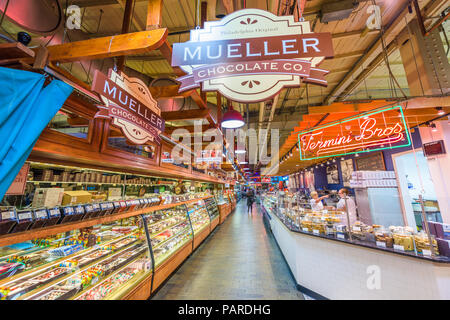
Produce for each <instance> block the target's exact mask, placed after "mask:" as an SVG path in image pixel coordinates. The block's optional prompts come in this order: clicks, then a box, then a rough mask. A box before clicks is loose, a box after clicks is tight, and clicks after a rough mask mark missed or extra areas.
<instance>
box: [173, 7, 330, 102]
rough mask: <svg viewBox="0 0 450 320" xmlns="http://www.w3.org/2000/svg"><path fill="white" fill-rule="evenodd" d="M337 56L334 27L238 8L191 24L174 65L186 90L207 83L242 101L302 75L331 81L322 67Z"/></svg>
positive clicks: (264, 96)
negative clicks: (317, 29) (317, 27)
mask: <svg viewBox="0 0 450 320" xmlns="http://www.w3.org/2000/svg"><path fill="white" fill-rule="evenodd" d="M333 56H334V51H333V43H332V38H331V34H330V33H312V32H311V28H310V24H309V22H296V21H295V20H294V16H282V17H278V16H276V15H274V14H272V13H270V12H267V11H263V10H259V9H244V10H239V11H236V12H233V13H232V14H230V15H228V16H226V17H225V18H223V19H222V20H220V21H210V22H205V28H204V29H194V30H191V39H190V41H188V42H184V43H175V44H174V45H173V54H172V66H174V67H175V66H178V67H181V68H182V69H183V70H184V71H185V72H186V73H187V75H186V76H183V77H180V78H178V81H180V82H181V86H180V92H181V91H186V90H191V89H195V88H198V87H200V86H201V87H202V89H203V91H219V92H220V93H221V94H222V95H224V96H225V97H227V98H228V99H231V100H233V101H237V102H242V103H251V102H260V101H266V100H268V99H270V98H272V97H273V96H275V95H276V94H278V93H279V92H280V91H281V89H283V88H284V87H299V86H300V84H301V81H304V82H309V83H314V84H318V85H322V86H327V81H326V80H325V75H326V74H328V71H326V70H323V69H319V68H318V66H319V64H320V63H321V62H322V61H323V60H324V59H325V58H331V57H333Z"/></svg>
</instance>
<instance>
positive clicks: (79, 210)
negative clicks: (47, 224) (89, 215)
mask: <svg viewBox="0 0 450 320" xmlns="http://www.w3.org/2000/svg"><path fill="white" fill-rule="evenodd" d="M73 209H74V214H73V216H72V220H71V221H79V220H82V219H83V218H84V215H85V210H84V206H83V205H81V204H79V205H78V206H74V207H73Z"/></svg>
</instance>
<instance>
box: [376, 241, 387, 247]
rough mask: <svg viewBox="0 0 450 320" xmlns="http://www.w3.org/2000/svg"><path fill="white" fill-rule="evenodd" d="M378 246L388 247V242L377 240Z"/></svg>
mask: <svg viewBox="0 0 450 320" xmlns="http://www.w3.org/2000/svg"><path fill="white" fill-rule="evenodd" d="M377 247H380V248H386V243H385V242H381V241H377Z"/></svg>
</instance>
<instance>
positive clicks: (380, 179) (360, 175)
mask: <svg viewBox="0 0 450 320" xmlns="http://www.w3.org/2000/svg"><path fill="white" fill-rule="evenodd" d="M374 187H380V188H389V187H397V180H396V177H395V172H394V171H353V172H352V179H351V180H350V188H374Z"/></svg>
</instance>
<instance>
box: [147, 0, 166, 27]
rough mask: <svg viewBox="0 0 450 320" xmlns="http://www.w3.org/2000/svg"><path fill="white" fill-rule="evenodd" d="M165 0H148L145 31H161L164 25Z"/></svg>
mask: <svg viewBox="0 0 450 320" xmlns="http://www.w3.org/2000/svg"><path fill="white" fill-rule="evenodd" d="M162 8H163V0H148V6H147V24H146V27H145V30H153V29H159V28H160V27H161V25H162Z"/></svg>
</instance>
